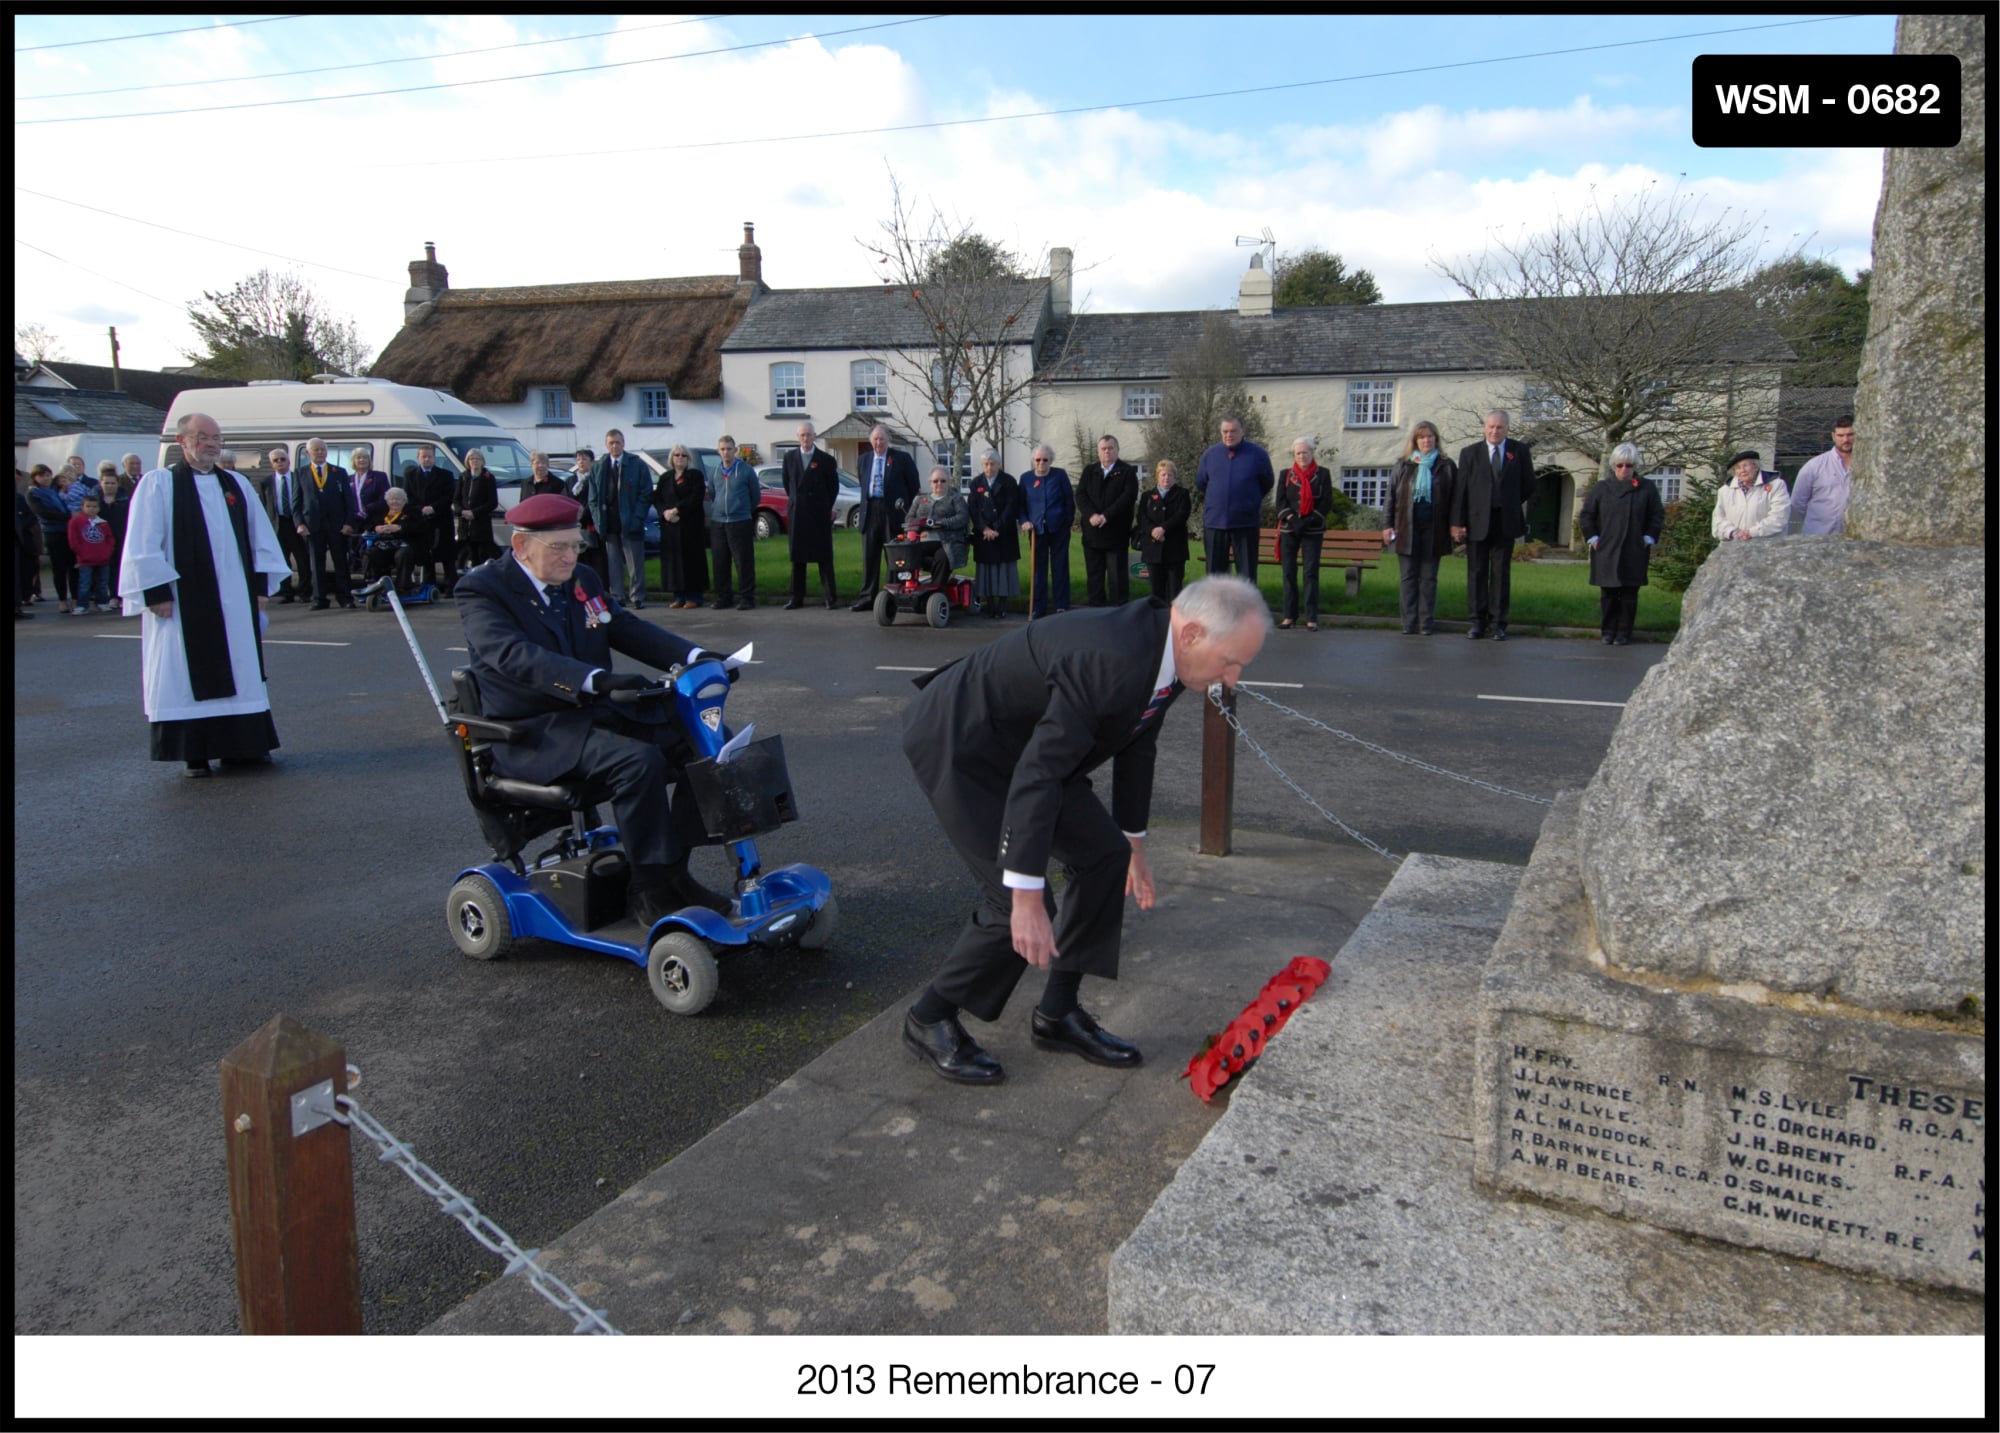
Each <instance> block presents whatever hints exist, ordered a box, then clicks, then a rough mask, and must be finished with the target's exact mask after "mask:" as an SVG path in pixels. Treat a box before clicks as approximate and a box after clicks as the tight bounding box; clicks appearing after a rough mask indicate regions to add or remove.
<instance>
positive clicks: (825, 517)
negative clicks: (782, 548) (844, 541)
mask: <svg viewBox="0 0 2000 1433" xmlns="http://www.w3.org/2000/svg"><path fill="white" fill-rule="evenodd" d="M784 466H785V498H786V500H787V501H788V502H789V503H790V504H791V508H790V513H789V517H788V522H787V536H788V538H789V539H790V541H791V551H792V559H793V560H794V561H795V562H806V561H812V560H814V559H824V560H825V561H828V562H831V561H832V560H833V504H834V500H835V499H836V498H838V497H839V496H840V464H838V463H836V462H835V461H834V460H833V454H831V453H829V452H827V450H826V449H824V448H814V449H813V450H812V456H811V457H810V458H808V457H806V456H804V454H802V453H800V452H797V451H793V452H790V453H787V454H785V465H784Z"/></svg>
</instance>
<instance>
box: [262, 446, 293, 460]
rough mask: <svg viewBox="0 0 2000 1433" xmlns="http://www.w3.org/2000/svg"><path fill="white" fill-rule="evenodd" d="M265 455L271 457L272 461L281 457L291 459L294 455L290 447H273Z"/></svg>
mask: <svg viewBox="0 0 2000 1433" xmlns="http://www.w3.org/2000/svg"><path fill="white" fill-rule="evenodd" d="M264 456H265V457H267V458H269V459H270V460H271V461H272V462H274V463H275V462H277V461H278V459H279V458H286V459H289V458H290V457H291V456H292V450H291V449H290V448H273V449H271V451H270V452H268V453H266V454H265V455H264Z"/></svg>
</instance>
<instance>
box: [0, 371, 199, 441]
mask: <svg viewBox="0 0 2000 1433" xmlns="http://www.w3.org/2000/svg"><path fill="white" fill-rule="evenodd" d="M75 366H76V365H73V364H72V365H65V367H75ZM102 371H103V372H105V373H109V372H110V371H111V370H110V369H108V368H107V369H104V370H102ZM63 376H64V377H68V376H69V375H68V374H64V375H63ZM176 391H179V390H176ZM34 398H40V399H42V400H43V401H45V402H46V401H50V400H53V401H55V402H57V403H60V404H62V406H63V407H65V408H67V409H68V410H69V411H70V412H72V413H74V414H76V416H77V417H78V418H79V419H80V420H81V421H80V422H76V423H59V422H57V421H56V420H54V419H53V418H50V417H49V416H48V415H47V414H46V413H44V412H42V410H41V409H39V408H37V407H36V406H35V405H34V404H33V403H32V402H30V401H29V400H30V399H34ZM166 422H167V413H166V410H165V409H164V408H154V407H152V406H150V405H149V404H145V403H141V402H139V401H138V400H137V399H136V398H134V397H133V396H132V395H131V394H129V393H100V392H96V391H94V390H92V389H88V388H55V387H48V388H24V387H21V386H20V385H18V384H17V385H15V388H14V441H15V442H16V443H26V442H29V441H30V440H32V439H35V438H49V437H54V436H55V435H56V434H58V433H157V432H159V431H160V430H161V429H162V428H163V427H165V426H166Z"/></svg>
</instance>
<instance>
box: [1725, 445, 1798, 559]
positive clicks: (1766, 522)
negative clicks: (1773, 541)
mask: <svg viewBox="0 0 2000 1433" xmlns="http://www.w3.org/2000/svg"><path fill="white" fill-rule="evenodd" d="M1762 469H1763V459H1762V458H1761V457H1760V456H1759V455H1758V454H1756V453H1754V452H1752V451H1750V450H1748V449H1746V450H1744V451H1743V452H1741V453H1738V454H1737V455H1736V456H1735V457H1733V458H1731V459H1730V460H1729V473H1730V478H1729V481H1728V482H1726V483H1724V484H1723V485H1722V491H1720V492H1718V493H1717V494H1716V495H1715V516H1714V517H1713V518H1711V519H1710V520H1709V531H1711V532H1713V533H1714V534H1715V540H1716V541H1717V542H1748V541H1749V540H1750V539H1751V538H1753V537H1782V536H1784V532H1785V519H1786V516H1787V515H1788V514H1789V513H1790V512H1791V510H1792V495H1791V492H1790V491H1789V490H1788V489H1787V488H1786V487H1785V480H1784V479H1783V478H1781V477H1779V476H1778V475H1777V474H1776V473H1766V472H1764V471H1763V470H1762Z"/></svg>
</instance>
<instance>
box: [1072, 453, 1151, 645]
mask: <svg viewBox="0 0 2000 1433" xmlns="http://www.w3.org/2000/svg"><path fill="white" fill-rule="evenodd" d="M1138 506H1139V470H1138V469H1137V468H1135V467H1133V466H1132V465H1131V464H1130V463H1125V462H1120V461H1119V459H1118V440H1117V439H1116V438H1114V437H1112V436H1111V435H1110V434H1109V433H1106V434H1105V435H1104V436H1103V437H1102V438H1099V439H1098V440H1097V461H1096V462H1094V463H1092V464H1091V465H1090V466H1089V467H1087V468H1085V469H1084V470H1083V477H1082V478H1081V479H1080V480H1079V481H1078V483H1077V485H1076V517H1077V524H1078V526H1079V528H1080V529H1081V530H1082V532H1083V574H1084V586H1085V590H1086V591H1087V593H1088V594H1089V598H1090V605H1091V606H1093V607H1103V606H1105V605H1106V602H1107V600H1108V602H1109V605H1111V606H1113V607H1122V606H1123V605H1124V604H1125V603H1126V602H1128V601H1130V600H1131V597H1132V554H1131V553H1130V552H1129V551H1127V547H1128V545H1129V544H1130V543H1131V541H1132V514H1133V511H1134V510H1135V509H1136V508H1137V507H1138ZM1107 576H1108V577H1109V578H1110V579H1111V584H1110V586H1111V592H1110V597H1109V598H1108V599H1107V598H1106V596H1105V578H1106V577H1107Z"/></svg>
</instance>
